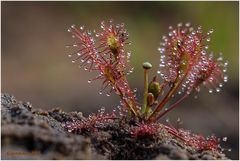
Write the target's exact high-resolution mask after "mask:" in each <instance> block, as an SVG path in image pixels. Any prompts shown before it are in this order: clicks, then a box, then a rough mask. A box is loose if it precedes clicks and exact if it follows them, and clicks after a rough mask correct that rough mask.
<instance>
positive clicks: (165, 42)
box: [66, 20, 228, 149]
mask: <svg viewBox="0 0 240 161" xmlns="http://www.w3.org/2000/svg"><path fill="white" fill-rule="evenodd" d="M68 31H69V32H70V33H71V34H72V37H73V38H74V39H75V42H74V44H72V45H68V46H67V47H74V48H75V49H76V50H75V52H74V53H71V54H69V55H68V56H69V57H71V58H72V63H76V64H78V66H79V67H80V68H83V69H84V70H86V71H90V72H95V73H96V74H97V75H96V77H94V78H92V79H89V80H88V83H92V82H93V81H102V87H101V88H100V89H99V94H103V93H106V95H107V96H109V95H110V94H111V93H113V92H114V93H116V94H117V95H119V97H120V99H121V101H120V105H119V112H116V111H113V113H112V114H104V109H101V110H100V111H99V113H97V114H92V115H90V116H89V118H87V119H86V120H81V121H76V122H71V123H67V125H66V127H67V129H68V130H69V132H74V131H75V132H76V131H77V132H81V131H82V130H83V129H85V130H94V129H96V126H95V125H96V124H97V123H99V122H101V123H104V122H107V121H109V120H112V119H116V118H119V117H122V116H124V117H127V118H129V119H131V120H134V121H135V122H137V124H136V125H137V126H136V127H134V128H133V129H132V130H131V134H132V136H133V137H137V136H139V135H145V134H148V135H154V134H155V133H157V132H159V131H158V127H159V125H158V123H157V121H158V120H159V119H160V118H161V117H163V116H164V115H165V114H167V113H168V112H169V111H171V110H173V109H174V108H176V107H178V105H179V104H180V103H181V102H182V101H183V100H184V99H186V98H187V97H188V96H189V95H196V94H197V93H198V92H200V90H201V89H202V88H204V87H205V88H206V89H207V90H208V92H209V93H213V92H220V91H221V88H222V87H223V83H224V82H227V80H228V77H227V75H226V71H227V66H228V62H227V61H223V57H222V54H221V53H220V54H219V57H217V58H215V57H214V55H213V53H209V52H208V50H207V49H208V42H209V41H210V36H211V34H212V33H213V30H209V31H208V32H207V33H203V31H202V27H201V26H198V27H197V28H196V29H195V28H193V27H192V26H191V25H190V23H186V24H183V23H179V24H178V25H177V26H176V27H172V26H170V27H169V33H168V34H167V35H165V36H162V40H161V42H160V47H159V48H158V51H159V59H160V62H159V64H158V66H159V69H158V71H156V75H153V76H149V74H148V71H149V70H151V68H152V64H151V63H149V62H144V63H143V64H142V67H143V75H144V85H143V87H144V93H143V100H142V101H141V100H138V99H137V97H136V90H135V89H132V88H131V87H130V85H129V83H128V80H127V75H128V74H130V73H132V72H133V67H131V66H130V64H129V63H130V56H131V53H130V52H128V51H126V50H125V46H126V45H129V44H130V41H129V35H128V32H127V30H126V28H125V25H124V24H123V23H122V24H114V23H113V21H112V20H110V21H109V22H107V23H105V22H104V21H102V22H101V25H100V28H99V30H94V31H93V32H91V31H89V30H85V29H84V27H83V26H81V27H76V26H75V25H72V26H71V27H70V28H69V29H68ZM175 95H180V97H176V98H177V99H176V98H175V97H174V96H175ZM141 102H142V103H141ZM167 104H168V105H167ZM164 128H165V129H166V130H167V131H168V132H169V133H171V134H172V135H174V136H177V137H178V138H180V139H182V140H184V141H185V142H187V143H188V144H191V145H192V146H195V147H196V148H199V149H201V148H202V149H218V148H219V146H218V144H217V142H218V141H217V139H216V137H215V136H211V137H208V138H207V139H205V138H204V137H202V136H200V135H195V134H191V133H189V132H187V131H184V130H181V129H180V130H179V129H175V128H173V127H168V126H165V125H164Z"/></svg>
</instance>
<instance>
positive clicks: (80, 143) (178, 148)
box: [1, 94, 227, 160]
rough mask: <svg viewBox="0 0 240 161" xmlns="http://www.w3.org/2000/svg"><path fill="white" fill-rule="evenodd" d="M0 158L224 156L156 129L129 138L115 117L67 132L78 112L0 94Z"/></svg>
mask: <svg viewBox="0 0 240 161" xmlns="http://www.w3.org/2000/svg"><path fill="white" fill-rule="evenodd" d="M1 116H2V119H1V125H2V129H1V130H2V135H1V137H2V143H1V144H2V156H1V157H2V159H158V160H160V159H227V158H226V157H225V155H224V154H222V153H219V152H217V151H212V150H207V151H196V150H194V149H193V148H191V147H189V146H186V145H185V144H184V143H183V142H181V141H179V140H178V139H177V138H174V137H173V136H172V135H170V134H168V133H167V132H164V129H162V130H161V133H159V134H158V135H152V136H149V137H132V136H131V135H129V132H128V131H127V130H128V129H129V128H130V126H132V125H131V124H134V122H131V121H129V120H127V119H115V120H113V121H110V122H106V123H105V124H101V126H98V127H97V130H92V131H90V130H89V131H88V130H87V131H85V132H81V133H80V132H75V133H69V132H68V130H66V127H64V125H65V123H66V122H74V121H75V120H84V119H86V118H84V117H83V116H82V113H80V112H71V113H66V112H63V111H61V110H60V109H53V110H51V111H42V110H36V109H34V108H32V105H31V104H30V103H27V102H20V101H17V100H16V99H15V98H14V97H13V96H10V95H8V94H3V95H2V96H1Z"/></svg>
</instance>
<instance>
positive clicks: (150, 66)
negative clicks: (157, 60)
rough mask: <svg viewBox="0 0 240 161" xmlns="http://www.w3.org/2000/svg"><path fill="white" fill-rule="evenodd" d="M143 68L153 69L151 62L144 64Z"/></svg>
mask: <svg viewBox="0 0 240 161" xmlns="http://www.w3.org/2000/svg"><path fill="white" fill-rule="evenodd" d="M142 66H143V68H144V69H151V68H152V64H151V63H149V62H144V63H143V65H142Z"/></svg>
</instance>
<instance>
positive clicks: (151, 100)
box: [147, 93, 155, 106]
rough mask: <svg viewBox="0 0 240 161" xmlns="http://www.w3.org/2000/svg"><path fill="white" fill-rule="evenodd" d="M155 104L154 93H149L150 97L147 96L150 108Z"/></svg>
mask: <svg viewBox="0 0 240 161" xmlns="http://www.w3.org/2000/svg"><path fill="white" fill-rule="evenodd" d="M154 102H155V99H154V95H153V94H152V93H148V96H147V104H148V106H151V105H153V103H154Z"/></svg>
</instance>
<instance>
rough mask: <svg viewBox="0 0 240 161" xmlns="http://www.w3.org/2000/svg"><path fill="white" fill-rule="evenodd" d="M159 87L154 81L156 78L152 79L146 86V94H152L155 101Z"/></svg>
mask: <svg viewBox="0 0 240 161" xmlns="http://www.w3.org/2000/svg"><path fill="white" fill-rule="evenodd" d="M160 91H161V86H160V84H159V83H158V82H157V80H156V76H155V77H154V78H153V80H152V81H151V82H150V83H149V85H148V93H152V94H153V96H154V99H155V100H156V99H157V98H158V96H159V94H160Z"/></svg>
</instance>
